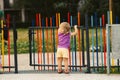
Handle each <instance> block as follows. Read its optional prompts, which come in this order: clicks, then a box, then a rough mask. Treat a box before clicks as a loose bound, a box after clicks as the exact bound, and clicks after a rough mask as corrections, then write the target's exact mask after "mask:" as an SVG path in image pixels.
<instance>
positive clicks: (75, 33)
mask: <svg viewBox="0 0 120 80" xmlns="http://www.w3.org/2000/svg"><path fill="white" fill-rule="evenodd" d="M74 30H75V31H74V32H71V36H74V35H77V33H78V29H77V25H75V26H74Z"/></svg>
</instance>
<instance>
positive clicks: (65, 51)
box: [57, 48, 69, 58]
mask: <svg viewBox="0 0 120 80" xmlns="http://www.w3.org/2000/svg"><path fill="white" fill-rule="evenodd" d="M68 54H69V50H68V49H67V48H58V49H57V57H63V58H68Z"/></svg>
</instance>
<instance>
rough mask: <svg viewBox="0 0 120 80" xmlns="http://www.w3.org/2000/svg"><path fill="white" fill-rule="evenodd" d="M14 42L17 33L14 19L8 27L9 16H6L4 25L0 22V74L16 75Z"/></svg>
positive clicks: (15, 46)
mask: <svg viewBox="0 0 120 80" xmlns="http://www.w3.org/2000/svg"><path fill="white" fill-rule="evenodd" d="M10 27H11V28H10ZM10 35H11V36H13V37H10ZM16 41H17V31H16V28H15V22H14V18H13V24H12V25H10V15H9V14H8V15H7V19H6V24H4V22H3V20H1V21H0V73H5V72H15V73H18V65H17V44H16Z"/></svg>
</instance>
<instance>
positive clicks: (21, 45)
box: [0, 28, 100, 54]
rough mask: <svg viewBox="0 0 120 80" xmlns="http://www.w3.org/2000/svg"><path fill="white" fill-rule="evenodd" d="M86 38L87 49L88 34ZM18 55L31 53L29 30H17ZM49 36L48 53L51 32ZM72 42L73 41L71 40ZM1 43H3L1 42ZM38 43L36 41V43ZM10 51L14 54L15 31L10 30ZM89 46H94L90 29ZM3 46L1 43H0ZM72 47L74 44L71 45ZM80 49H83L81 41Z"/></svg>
mask: <svg viewBox="0 0 120 80" xmlns="http://www.w3.org/2000/svg"><path fill="white" fill-rule="evenodd" d="M84 33H85V34H84V36H85V39H84V42H85V45H84V46H85V47H86V32H84ZM44 34H45V35H46V31H45V32H44ZM55 34H56V32H55ZM17 35H18V36H17V53H18V54H22V53H29V35H28V29H27V28H26V29H22V28H19V29H17ZM48 35H49V38H48V39H49V40H45V44H46V43H47V44H48V45H50V46H48V49H47V51H51V50H49V49H51V40H50V30H49V32H48ZM95 36H96V35H95V30H94V45H95V44H96V43H95V42H96V39H95ZM35 38H36V35H35ZM45 38H46V37H45ZM46 41H48V42H46ZM71 41H72V40H71ZM78 41H79V40H78V36H77V42H76V44H77V45H76V47H77V50H79V49H78ZM0 42H1V41H0ZM35 42H36V41H35ZM10 44H11V45H10V51H11V53H14V52H13V51H14V50H13V48H14V47H13V30H10ZM89 44H90V46H91V45H92V30H91V29H90V30H89ZM0 45H1V43H0ZM71 45H72V43H71ZM98 45H100V30H99V29H98ZM36 47H37V46H36ZM80 47H81V41H80ZM5 53H7V46H5Z"/></svg>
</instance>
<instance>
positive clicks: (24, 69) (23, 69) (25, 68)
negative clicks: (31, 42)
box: [0, 54, 120, 80]
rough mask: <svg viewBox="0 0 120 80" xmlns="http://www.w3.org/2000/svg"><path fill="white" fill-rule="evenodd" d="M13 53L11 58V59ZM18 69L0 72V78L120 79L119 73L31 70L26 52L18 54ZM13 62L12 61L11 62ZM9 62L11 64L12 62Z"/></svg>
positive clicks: (14, 79)
mask: <svg viewBox="0 0 120 80" xmlns="http://www.w3.org/2000/svg"><path fill="white" fill-rule="evenodd" d="M13 57H14V56H13V55H12V56H11V59H13ZM18 61H19V64H18V66H19V67H18V69H19V73H18V74H15V73H14V72H10V73H4V74H0V80H120V74H110V75H107V74H98V73H89V74H86V73H82V72H71V73H70V74H64V73H62V74H58V73H57V72H50V71H46V72H45V71H43V72H40V71H38V70H36V71H35V70H33V67H31V66H29V56H28V54H21V55H18ZM5 62H6V63H7V56H5ZM13 63H14V62H13ZM13 63H11V64H13ZM7 70H8V69H7ZM12 70H13V71H14V69H12Z"/></svg>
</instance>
